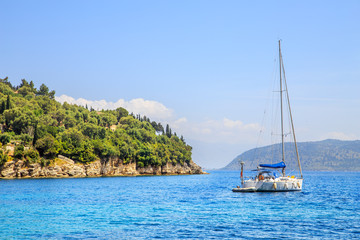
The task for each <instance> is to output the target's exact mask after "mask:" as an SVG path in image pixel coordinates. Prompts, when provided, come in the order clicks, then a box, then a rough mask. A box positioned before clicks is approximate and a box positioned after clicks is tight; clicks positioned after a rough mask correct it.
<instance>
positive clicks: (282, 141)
mask: <svg viewBox="0 0 360 240" xmlns="http://www.w3.org/2000/svg"><path fill="white" fill-rule="evenodd" d="M281 63H282V56H281V47H280V40H279V68H280V106H281V149H282V161H283V162H285V146H284V113H283V93H282V92H283V90H282V77H281V72H282V71H281V70H282V69H281V65H282V64H281ZM282 173H283V175H284V176H285V168H283V171H282Z"/></svg>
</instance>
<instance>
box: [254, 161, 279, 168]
mask: <svg viewBox="0 0 360 240" xmlns="http://www.w3.org/2000/svg"><path fill="white" fill-rule="evenodd" d="M259 166H260V167H264V168H285V167H286V165H285V163H284V162H279V163H275V164H260V165H259Z"/></svg>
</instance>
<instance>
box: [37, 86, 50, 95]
mask: <svg viewBox="0 0 360 240" xmlns="http://www.w3.org/2000/svg"><path fill="white" fill-rule="evenodd" d="M37 94H38V95H41V96H47V95H48V94H49V88H48V87H47V86H46V85H45V84H41V86H40V89H39V91H38V93H37Z"/></svg>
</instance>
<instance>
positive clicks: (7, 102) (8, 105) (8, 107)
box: [6, 95, 11, 110]
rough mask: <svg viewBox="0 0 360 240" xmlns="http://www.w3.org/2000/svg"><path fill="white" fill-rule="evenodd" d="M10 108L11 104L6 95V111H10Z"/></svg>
mask: <svg viewBox="0 0 360 240" xmlns="http://www.w3.org/2000/svg"><path fill="white" fill-rule="evenodd" d="M10 107H11V102H10V95H7V99H6V110H7V109H10Z"/></svg>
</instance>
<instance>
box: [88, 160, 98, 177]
mask: <svg viewBox="0 0 360 240" xmlns="http://www.w3.org/2000/svg"><path fill="white" fill-rule="evenodd" d="M85 174H86V176H88V177H98V176H101V162H100V160H96V161H95V162H92V163H88V164H86V165H85Z"/></svg>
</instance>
